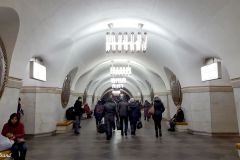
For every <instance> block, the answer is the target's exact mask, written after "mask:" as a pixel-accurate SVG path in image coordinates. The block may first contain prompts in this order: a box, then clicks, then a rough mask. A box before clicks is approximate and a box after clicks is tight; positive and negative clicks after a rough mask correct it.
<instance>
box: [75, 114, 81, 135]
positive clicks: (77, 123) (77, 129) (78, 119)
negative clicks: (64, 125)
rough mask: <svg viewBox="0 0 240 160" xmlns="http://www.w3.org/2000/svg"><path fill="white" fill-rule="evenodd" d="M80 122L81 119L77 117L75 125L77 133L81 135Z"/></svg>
mask: <svg viewBox="0 0 240 160" xmlns="http://www.w3.org/2000/svg"><path fill="white" fill-rule="evenodd" d="M80 122H81V117H80V116H75V123H74V129H75V133H79V128H80Z"/></svg>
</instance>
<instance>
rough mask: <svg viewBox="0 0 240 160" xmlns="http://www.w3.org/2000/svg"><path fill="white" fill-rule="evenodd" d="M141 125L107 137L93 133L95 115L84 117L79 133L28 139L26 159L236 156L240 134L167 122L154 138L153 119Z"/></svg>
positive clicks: (221, 159)
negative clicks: (203, 131)
mask: <svg viewBox="0 0 240 160" xmlns="http://www.w3.org/2000/svg"><path fill="white" fill-rule="evenodd" d="M162 124H166V123H164V122H162ZM143 125H144V126H143V128H142V129H140V130H137V133H136V136H130V135H128V136H127V137H122V136H121V135H120V132H119V131H116V132H114V134H113V139H112V140H110V141H107V140H105V139H106V137H105V135H104V134H98V133H96V128H95V120H94V119H90V120H84V121H82V129H81V133H80V135H79V136H75V135H74V134H73V133H72V132H69V133H66V134H59V135H56V136H51V137H38V138H33V139H30V140H28V153H27V160H80V159H81V160H112V159H114V160H135V159H136V160H156V159H161V160H238V156H237V151H236V150H235V147H234V145H235V143H236V142H240V138H231V137H225V138H224V137H221V138H220V137H209V136H199V135H191V134H187V133H179V132H175V133H169V132H168V131H166V130H167V127H166V125H163V137H162V138H156V137H155V135H154V128H153V123H152V120H151V121H150V122H145V121H144V122H143Z"/></svg>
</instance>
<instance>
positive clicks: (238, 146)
mask: <svg viewBox="0 0 240 160" xmlns="http://www.w3.org/2000/svg"><path fill="white" fill-rule="evenodd" d="M235 147H236V149H237V151H238V156H239V157H240V143H236V144H235Z"/></svg>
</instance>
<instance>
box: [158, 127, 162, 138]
mask: <svg viewBox="0 0 240 160" xmlns="http://www.w3.org/2000/svg"><path fill="white" fill-rule="evenodd" d="M159 136H160V137H162V130H161V129H159Z"/></svg>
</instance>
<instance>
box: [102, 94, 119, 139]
mask: <svg viewBox="0 0 240 160" xmlns="http://www.w3.org/2000/svg"><path fill="white" fill-rule="evenodd" d="M103 108H104V110H103V114H104V124H105V125H106V139H107V140H110V139H111V138H112V130H113V127H114V126H115V116H116V117H117V110H116V108H117V105H116V103H115V102H114V101H113V99H112V97H109V98H108V99H107V101H106V103H105V104H104V106H103ZM117 118H118V117H117Z"/></svg>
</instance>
